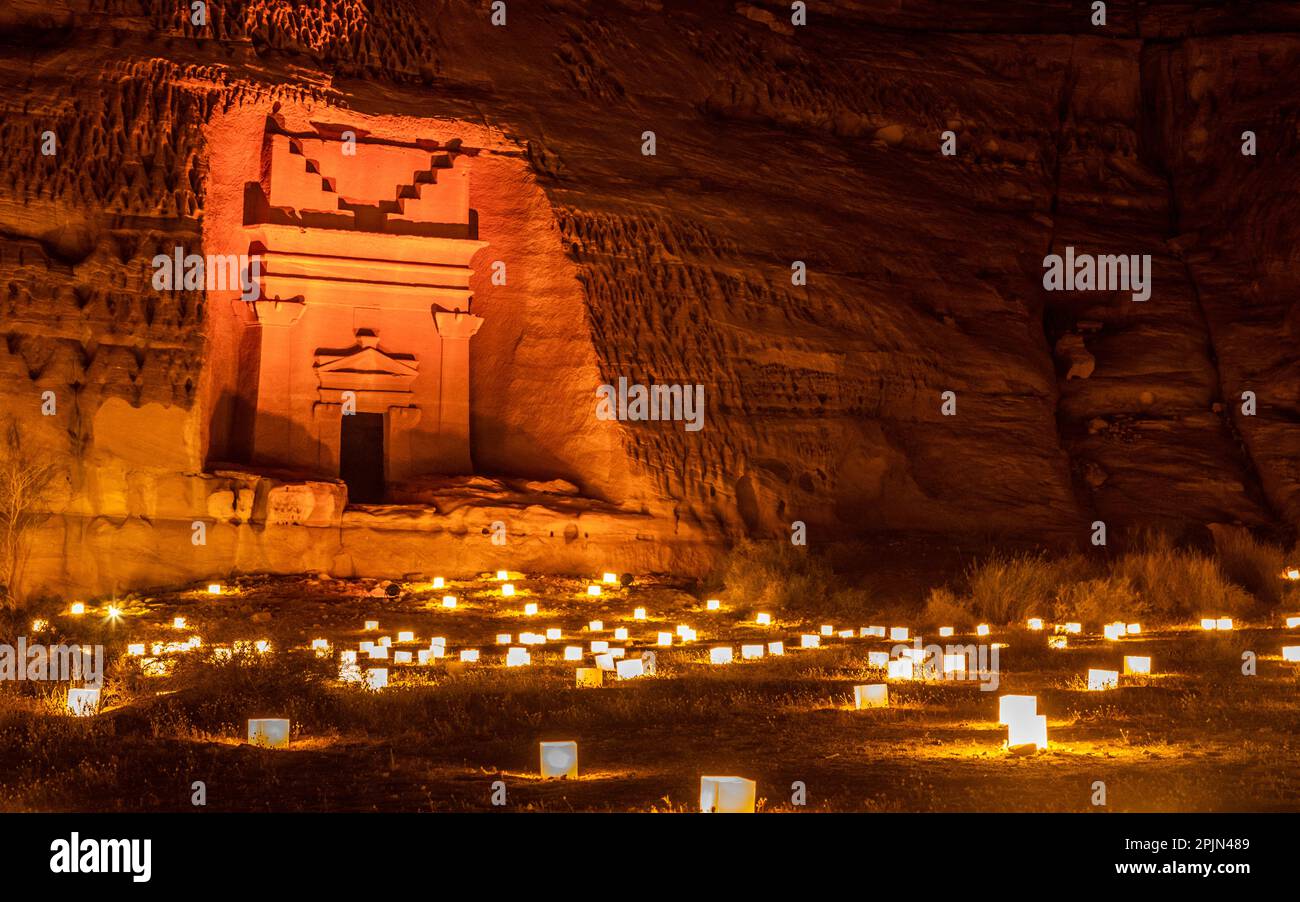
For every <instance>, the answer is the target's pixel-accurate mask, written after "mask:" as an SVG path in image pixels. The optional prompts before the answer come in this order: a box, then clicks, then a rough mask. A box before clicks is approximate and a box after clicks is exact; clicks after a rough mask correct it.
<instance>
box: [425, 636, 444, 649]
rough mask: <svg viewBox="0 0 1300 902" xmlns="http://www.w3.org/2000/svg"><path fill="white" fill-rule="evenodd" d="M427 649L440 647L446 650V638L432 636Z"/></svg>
mask: <svg viewBox="0 0 1300 902" xmlns="http://www.w3.org/2000/svg"><path fill="white" fill-rule="evenodd" d="M429 647H430V648H439V647H441V648H446V647H447V639H446V637H444V636H434V637H433V638H432V639H430V640H429Z"/></svg>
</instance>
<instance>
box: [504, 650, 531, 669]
mask: <svg viewBox="0 0 1300 902" xmlns="http://www.w3.org/2000/svg"><path fill="white" fill-rule="evenodd" d="M532 660H533V658H532V655H530V654H528V649H526V648H511V649H509V650H508V651H507V652H506V666H507V667H523V666H525V665H527V664H530V663H532Z"/></svg>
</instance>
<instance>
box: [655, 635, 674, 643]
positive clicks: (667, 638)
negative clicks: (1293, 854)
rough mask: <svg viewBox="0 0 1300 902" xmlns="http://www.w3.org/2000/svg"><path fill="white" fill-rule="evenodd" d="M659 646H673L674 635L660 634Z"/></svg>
mask: <svg viewBox="0 0 1300 902" xmlns="http://www.w3.org/2000/svg"><path fill="white" fill-rule="evenodd" d="M657 644H658V645H663V646H668V645H672V644H673V634H672V633H660V634H659V641H658V643H657Z"/></svg>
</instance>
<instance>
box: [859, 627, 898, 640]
mask: <svg viewBox="0 0 1300 902" xmlns="http://www.w3.org/2000/svg"><path fill="white" fill-rule="evenodd" d="M867 635H869V636H873V637H875V638H877V639H883V638H885V628H884V627H883V626H869V627H867ZM903 638H907V637H906V636H904V637H903Z"/></svg>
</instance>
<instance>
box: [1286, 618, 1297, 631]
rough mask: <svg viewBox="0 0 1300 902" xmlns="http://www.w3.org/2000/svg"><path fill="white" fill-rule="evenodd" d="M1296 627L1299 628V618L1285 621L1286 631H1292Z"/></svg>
mask: <svg viewBox="0 0 1300 902" xmlns="http://www.w3.org/2000/svg"><path fill="white" fill-rule="evenodd" d="M1297 626H1300V617H1288V618H1287V619H1286V628H1287V629H1289V630H1293V629H1295V628H1296V627H1297Z"/></svg>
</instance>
